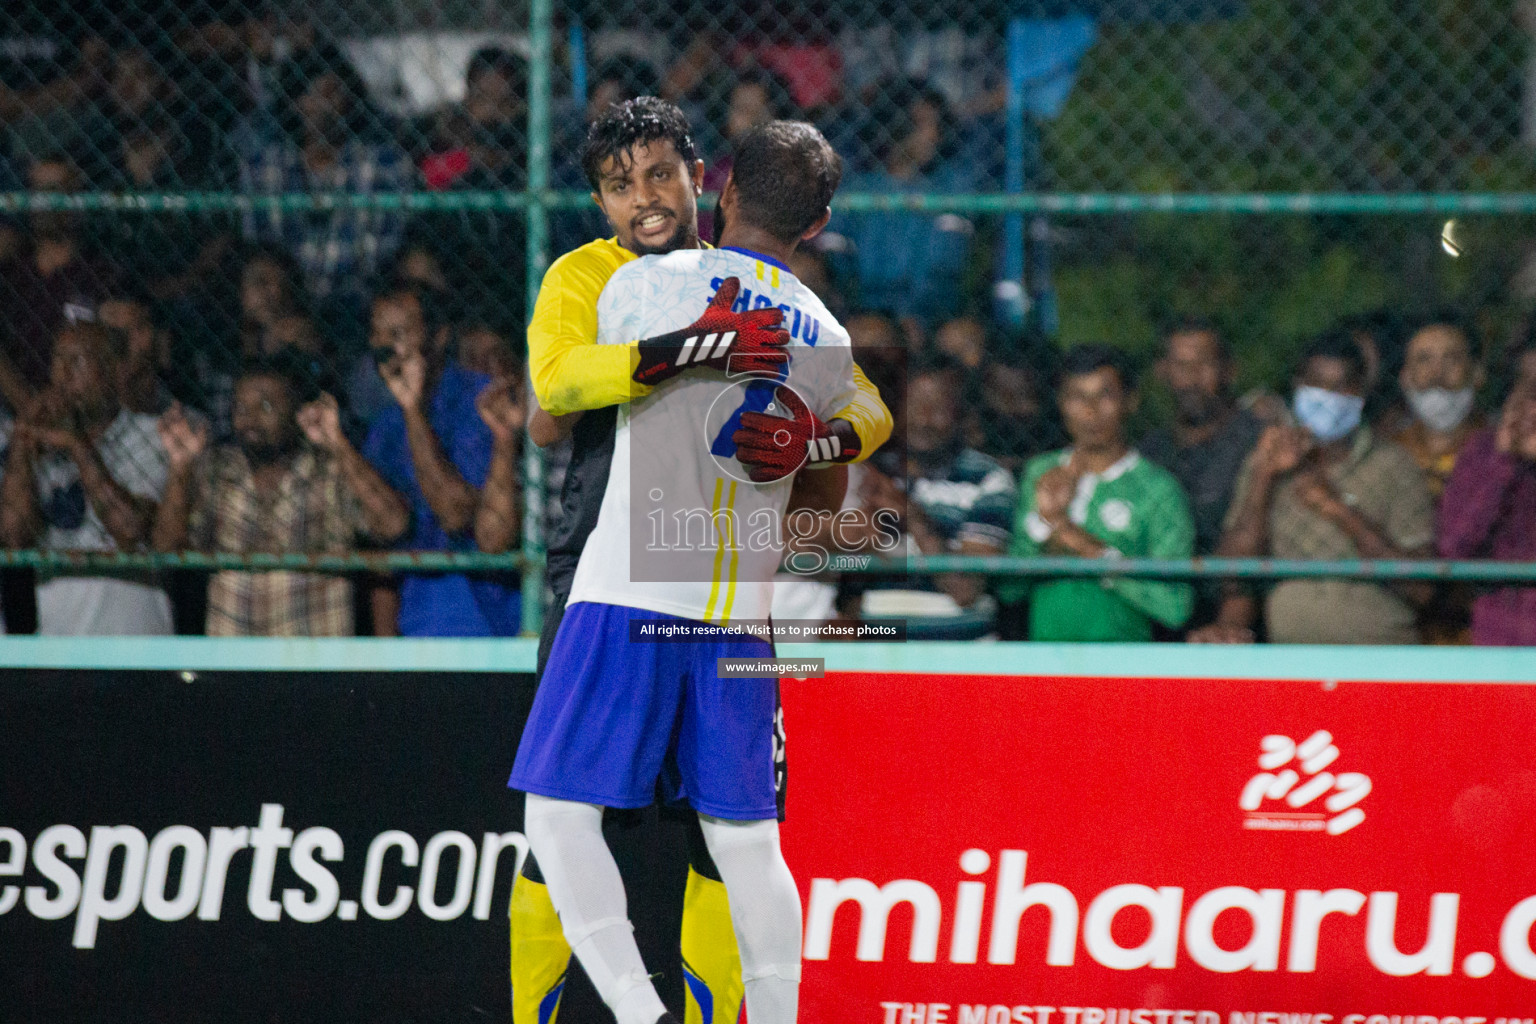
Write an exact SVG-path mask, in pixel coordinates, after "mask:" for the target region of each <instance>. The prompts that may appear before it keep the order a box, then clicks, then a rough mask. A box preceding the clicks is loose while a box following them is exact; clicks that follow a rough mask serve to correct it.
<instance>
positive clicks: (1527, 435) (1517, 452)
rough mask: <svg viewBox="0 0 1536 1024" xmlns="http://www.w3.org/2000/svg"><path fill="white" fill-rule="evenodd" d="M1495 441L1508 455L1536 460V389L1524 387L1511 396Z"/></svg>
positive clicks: (1506, 403)
mask: <svg viewBox="0 0 1536 1024" xmlns="http://www.w3.org/2000/svg"><path fill="white" fill-rule="evenodd" d="M1493 443H1494V446H1495V447H1496V448H1498V450H1499V451H1501V452H1503V453H1504V454H1506V455H1513V456H1515V457H1516V458H1520V459H1528V460H1531V461H1533V462H1536V389H1532V388H1524V389H1521V390H1517V391H1516V392H1515V393H1514V394H1512V395H1510V396H1509V401H1507V402H1505V403H1504V409H1503V411H1502V412H1501V413H1500V414H1499V429H1498V431H1497V433H1495V434H1494V438H1493Z"/></svg>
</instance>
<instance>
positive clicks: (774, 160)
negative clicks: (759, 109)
mask: <svg viewBox="0 0 1536 1024" xmlns="http://www.w3.org/2000/svg"><path fill="white" fill-rule="evenodd" d="M731 180H733V181H734V182H735V183H736V199H737V203H738V209H739V211H740V216H741V218H742V219H743V220H745V221H747V222H748V223H750V224H752V225H754V226H756V227H759V228H762V229H763V230H764V231H767V232H768V233H769V234H771V235H772V236H773V237H774V238H777V239H778V240H779V241H781V242H785V243H794V242H797V241H799V239H800V236H801V235H803V234H804V233H805V232H806V230H807V229H808V228H810V226H811V225H813V224H815V223H816V221H817V220H818V219H819V218H820V217H821V215H822V214H823V213H825V212H826V210H827V207H828V206H829V205H830V204H831V202H832V194H833V193H834V192H836V191H837V186H838V183H839V182H841V181H842V180H843V161H842V158H841V157H839V156H838V155H837V154H836V153H835V152H833V150H832V146H831V144H830V143H828V142H827V140H826V139H825V138H824V137H823V136H822V134H821V132H819V131H817V130H816V127H815V125H812V124H809V123H807V122H805V121H769V122H768V123H767V124H760V125H758V126H757V127H755V128H753V129H751V130H750V131H748V132H747V133H746V134H744V135H743V136H742V137H741V138H740V140H738V141H737V143H736V147H735V152H734V154H733V155H732V163H731Z"/></svg>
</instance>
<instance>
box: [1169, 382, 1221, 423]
mask: <svg viewBox="0 0 1536 1024" xmlns="http://www.w3.org/2000/svg"><path fill="white" fill-rule="evenodd" d="M1173 400H1174V403H1175V404H1176V405H1177V406H1178V412H1179V422H1181V423H1183V424H1184V425H1185V426H1188V427H1204V426H1207V425H1209V424H1211V423H1213V422H1215V421H1216V420H1218V419H1220V418H1221V414H1222V413H1223V412H1225V411H1226V408H1227V405H1226V402H1225V401H1223V400H1222V398H1221V397H1220V396H1219V395H1218V396H1214V397H1213V396H1209V395H1203V394H1202V395H1194V394H1192V393H1191V392H1183V393H1180V392H1177V391H1176V392H1174V395H1173Z"/></svg>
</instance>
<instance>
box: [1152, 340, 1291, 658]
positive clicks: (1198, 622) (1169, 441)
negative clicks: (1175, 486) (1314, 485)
mask: <svg viewBox="0 0 1536 1024" xmlns="http://www.w3.org/2000/svg"><path fill="white" fill-rule="evenodd" d="M1157 375H1158V378H1159V379H1160V380H1161V381H1162V382H1163V383H1164V384H1165V385H1166V386H1167V387H1168V389H1169V391H1171V392H1172V393H1173V400H1174V405H1175V418H1174V422H1173V426H1172V427H1169V428H1163V429H1159V430H1154V431H1153V432H1151V433H1150V434H1148V435H1147V436H1146V437H1145V438H1143V439H1142V442H1141V444H1140V446H1139V448H1140V451H1141V454H1142V455H1143V456H1145V457H1146V458H1148V459H1151V460H1152V461H1153V462H1155V463H1157V464H1158V465H1160V466H1162V467H1163V468H1164V469H1166V470H1168V471H1169V472H1170V473H1172V474H1173V475H1174V477H1175V478H1176V479H1177V480H1178V481H1179V483H1180V484H1181V485H1182V486H1183V488H1184V492H1185V493H1186V494H1188V495H1189V509H1190V512H1191V514H1192V515H1193V516H1194V519H1195V554H1196V555H1209V554H1212V553H1214V552H1215V550H1216V545H1217V544H1218V543H1219V542H1220V541H1221V531H1222V524H1223V523H1224V522H1225V521H1226V518H1227V509H1228V507H1229V506H1230V505H1231V504H1232V495H1233V491H1234V488H1235V487H1236V485H1237V476H1238V471H1239V470H1240V469H1242V466H1243V460H1244V459H1246V458H1247V457H1248V453H1249V452H1251V451H1253V448H1254V446H1255V445H1256V444H1258V442H1259V435H1260V434H1261V433H1263V431H1264V424H1263V423H1261V422H1260V421H1259V419H1258V418H1257V417H1256V416H1254V415H1253V414H1252V413H1250V412H1248V411H1247V410H1245V409H1240V408H1238V407H1237V404H1236V403H1235V402H1234V401H1233V400H1232V385H1233V381H1234V378H1235V376H1236V366H1234V365H1233V362H1232V353H1231V351H1230V350H1229V349H1228V347H1227V344H1226V340H1225V339H1224V338H1223V337H1222V336H1221V333H1220V331H1218V330H1217V328H1216V327H1215V325H1213V324H1212V323H1210V322H1209V321H1206V320H1197V319H1189V320H1183V321H1180V322H1179V323H1178V324H1176V325H1175V326H1174V327H1173V328H1172V329H1171V330H1170V331H1168V333H1167V334H1166V335H1165V336H1164V340H1163V354H1162V356H1161V358H1159V359H1158V362H1157ZM1220 600H1221V584H1220V582H1219V581H1217V580H1206V581H1203V582H1202V583H1201V584H1200V585H1199V586H1198V587H1196V590H1195V611H1194V615H1193V616H1192V617H1191V618H1190V621H1189V626H1188V628H1190V629H1195V628H1198V627H1200V626H1203V625H1205V624H1206V623H1208V622H1210V621H1211V620H1212V619H1214V618H1215V616H1216V608H1217V605H1218V604H1219V603H1220Z"/></svg>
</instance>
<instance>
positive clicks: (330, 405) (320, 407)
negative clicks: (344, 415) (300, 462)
mask: <svg viewBox="0 0 1536 1024" xmlns="http://www.w3.org/2000/svg"><path fill="white" fill-rule="evenodd" d="M294 422H296V423H298V425H299V429H300V430H302V431H304V436H305V437H306V438H308V439H309V443H310V444H312V445H314V446H315V447H317V448H322V449H324V450H325V451H329V452H334V451H337V450H338V449H339V448H341V447H342V446H343V445H345V444H346V443H347V436H346V435H345V434H343V433H342V431H341V409H340V407H339V406H338V405H337V404H336V399H335V397H334V396H333V395H331V394H329V393H327V392H321V393H320V397H319V398H317V399H315V400H314V401H313V402H309V403H307V404H305V405H303V406H301V407H300V409H299V411H298V413H297V414H296V415H295V416H294Z"/></svg>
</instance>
